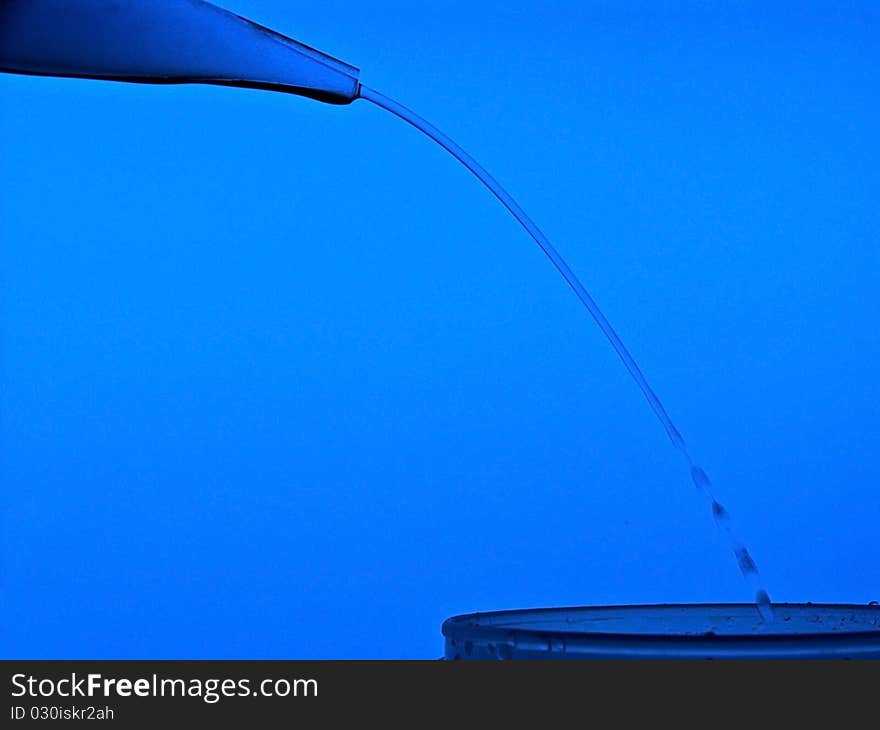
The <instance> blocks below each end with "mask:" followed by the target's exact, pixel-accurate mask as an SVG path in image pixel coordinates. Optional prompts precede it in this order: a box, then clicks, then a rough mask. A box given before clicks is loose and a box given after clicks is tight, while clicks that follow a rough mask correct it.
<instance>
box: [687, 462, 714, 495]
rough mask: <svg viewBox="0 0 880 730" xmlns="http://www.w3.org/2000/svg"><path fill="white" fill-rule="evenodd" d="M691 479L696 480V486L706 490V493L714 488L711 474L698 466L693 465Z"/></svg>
mask: <svg viewBox="0 0 880 730" xmlns="http://www.w3.org/2000/svg"><path fill="white" fill-rule="evenodd" d="M691 479H693V480H694V486H695V487H696V488H697V489H699V490H701V491H703V492H706V494H708V493H709V491H710V490H711V489H712V482H710V481H709V475H708V474H706V472H704V471H703V470H702V469H701V468H700V467H698V466H692V467H691Z"/></svg>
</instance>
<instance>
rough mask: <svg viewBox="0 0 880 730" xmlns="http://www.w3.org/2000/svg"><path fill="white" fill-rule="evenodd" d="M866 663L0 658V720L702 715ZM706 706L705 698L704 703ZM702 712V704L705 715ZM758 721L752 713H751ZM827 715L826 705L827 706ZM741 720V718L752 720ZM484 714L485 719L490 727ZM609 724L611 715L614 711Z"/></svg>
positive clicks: (793, 698) (791, 701) (846, 673)
mask: <svg viewBox="0 0 880 730" xmlns="http://www.w3.org/2000/svg"><path fill="white" fill-rule="evenodd" d="M876 668H877V664H876V662H831V661H828V662H793V661H792V662H788V661H785V662H765V663H759V662H686V661H673V662H649V661H602V662H590V661H587V662H463V663H455V662H443V661H424V662H404V661H381V662H380V661H375V662H371V661H42V662H39V661H4V662H2V669H3V681H4V684H5V690H4V691H5V696H6V698H7V702H6V706H5V708H4V710H3V721H2V724H3V726H4V727H16V726H19V725H26V724H28V723H32V722H40V721H59V722H65V721H82V720H86V721H104V722H108V723H111V724H112V725H114V726H116V727H129V726H142V725H152V726H156V724H157V723H173V724H175V725H176V724H177V723H199V724H198V726H199V727H202V726H204V723H210V722H222V723H224V724H226V723H249V724H250V723H255V722H256V723H263V722H270V721H277V722H281V721H284V722H305V721H309V722H311V721H315V722H327V721H330V720H334V719H336V720H340V721H343V720H346V719H348V720H350V719H351V718H352V716H353V715H352V713H355V715H354V716H356V717H359V718H361V719H363V720H366V719H370V718H374V719H380V718H392V717H395V716H397V717H400V718H401V719H406V718H409V719H410V720H411V721H412V722H413V724H419V725H420V724H423V723H424V721H426V719H429V718H433V719H438V720H439V719H442V720H443V721H444V722H458V721H461V722H462V723H463V724H465V725H467V724H468V723H466V722H464V721H465V720H466V719H467V718H469V717H473V713H475V712H478V713H480V715H481V716H483V717H490V718H494V720H495V721H500V720H501V719H502V718H519V719H522V718H523V717H525V716H526V713H529V714H531V715H532V716H534V717H544V718H545V719H549V718H551V717H561V716H566V715H567V714H570V713H574V714H570V716H571V717H572V718H575V717H581V718H582V719H583V720H587V719H596V718H599V717H602V716H603V715H604V713H609V712H610V713H612V714H613V717H614V718H615V720H616V721H617V722H620V721H622V720H625V719H627V718H631V719H637V718H641V719H645V718H648V719H651V718H655V719H656V718H659V717H670V718H672V717H674V718H682V717H684V716H686V715H688V714H697V715H698V716H702V717H703V718H704V719H705V720H707V721H712V720H716V719H719V718H720V717H722V716H724V717H728V718H730V717H735V716H736V715H737V714H738V713H742V714H743V716H746V715H748V713H750V712H751V713H754V712H755V708H756V707H758V706H761V708H762V710H761V711H762V713H763V712H766V710H767V709H768V708H773V707H776V708H784V710H785V712H786V713H787V716H788V717H789V718H791V713H792V712H794V711H795V710H796V709H797V708H800V709H803V708H805V707H808V706H809V705H810V704H811V702H814V701H816V700H817V699H820V698H821V699H822V700H827V701H829V702H831V701H832V700H833V699H834V698H835V697H836V696H837V695H836V694H835V690H836V689H840V688H844V687H845V688H847V689H846V694H847V695H848V699H847V702H846V705H847V706H848V707H850V708H852V707H853V703H852V699H853V694H854V690H853V688H854V687H855V686H857V685H854V684H853V680H855V679H858V678H859V677H860V676H864V677H865V678H867V679H870V680H871V681H872V682H873V680H874V679H875V677H876V676H877V674H876V671H877V670H876ZM706 708H708V709H706ZM707 711H708V713H709V714H708V715H706V714H705V713H706V712H707ZM764 717H765V719H766V715H764ZM838 717H840V716H838ZM753 719H754V718H753ZM494 724H495V723H494V722H493V726H494ZM615 724H616V722H615Z"/></svg>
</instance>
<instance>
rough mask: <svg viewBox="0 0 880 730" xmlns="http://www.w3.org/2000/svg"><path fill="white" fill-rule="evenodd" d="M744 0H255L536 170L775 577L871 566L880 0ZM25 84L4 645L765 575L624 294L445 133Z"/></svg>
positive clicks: (126, 88)
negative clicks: (513, 213)
mask: <svg viewBox="0 0 880 730" xmlns="http://www.w3.org/2000/svg"><path fill="white" fill-rule="evenodd" d="M720 5H721V4H715V3H706V4H700V3H659V2H657V3H648V2H644V3H635V2H629V3H617V2H586V3H584V2H570V3H562V2H525V1H518V2H504V3H489V2H473V1H470V2H458V1H457V0H456V1H455V2H436V1H426V2H420V3H410V2H403V1H402V0H401V1H399V2H363V3H353V2H341V1H334V0H328V1H326V2H321V3H313V4H308V3H289V2H286V1H282V0H229V2H228V5H227V7H230V8H231V9H234V10H236V11H237V12H239V13H241V14H243V15H245V16H247V17H251V18H253V19H254V20H257V21H259V22H262V23H264V24H266V25H268V26H270V27H273V28H276V29H277V30H279V31H281V32H285V33H287V34H289V35H292V36H293V37H295V38H298V39H300V40H302V41H304V42H306V43H308V44H310V45H313V46H315V47H317V48H320V49H322V50H324V51H326V52H328V53H331V54H333V55H335V56H337V57H339V58H342V59H344V60H346V61H349V62H351V63H354V64H355V65H358V66H360V68H361V69H362V80H363V81H364V82H365V83H366V84H367V85H370V86H372V87H374V88H377V89H379V90H381V91H383V92H385V93H387V94H389V95H390V96H392V97H395V98H397V99H399V100H400V101H401V102H403V103H404V104H407V105H409V106H411V107H412V108H414V109H415V110H417V111H418V112H419V113H421V114H423V115H424V116H426V117H427V118H428V119H430V120H431V121H432V122H434V123H435V124H436V125H437V126H439V127H440V128H441V129H443V130H444V131H446V132H447V133H449V134H450V135H451V136H452V137H453V138H455V139H456V140H457V141H458V142H459V143H460V144H462V146H464V147H465V148H466V149H468V150H469V151H470V152H472V153H473V154H474V155H475V156H476V157H477V158H478V159H479V160H480V161H481V162H482V163H483V164H485V165H486V167H488V169H489V170H491V171H492V172H493V173H494V174H495V175H496V176H497V177H498V178H499V179H500V180H501V181H502V183H503V184H506V185H507V186H508V187H509V189H510V191H511V192H512V193H513V194H514V196H515V197H517V199H518V200H519V201H520V202H521V203H522V204H523V206H524V207H525V208H526V210H528V211H529V213H530V214H531V215H532V216H533V218H534V219H535V220H536V221H537V222H538V223H539V225H541V226H542V227H543V228H544V229H545V231H546V232H547V234H548V235H549V236H550V238H551V240H553V241H554V242H555V244H556V245H557V246H558V248H559V249H560V250H561V252H562V253H563V255H565V256H566V257H567V258H568V260H569V262H570V264H571V265H572V267H573V268H574V269H575V271H577V272H578V273H579V275H580V276H581V278H582V280H583V281H584V283H585V284H586V285H587V287H588V288H589V289H590V290H591V292H592V293H593V294H594V296H595V297H596V299H597V300H598V302H599V304H600V306H602V307H603V308H604V310H605V312H606V314H607V315H608V317H609V318H610V319H611V321H612V322H613V323H614V324H615V326H616V327H617V328H618V331H619V333H620V334H621V336H622V337H623V339H624V341H625V342H627V344H628V345H629V346H630V348H631V350H632V351H633V354H634V355H635V357H636V359H637V360H638V361H639V362H640V364H641V365H642V367H643V369H644V371H645V373H646V374H647V376H648V379H649V381H650V382H651V383H652V384H653V386H654V387H655V390H656V391H657V392H658V394H659V395H660V397H661V399H663V401H664V403H665V404H666V406H667V408H668V410H669V412H670V414H671V415H672V417H673V419H674V420H675V421H676V423H677V425H678V426H679V428H680V430H681V431H682V432H683V433H684V435H685V437H686V439H687V440H688V442H689V443H690V445H691V448H692V450H693V452H694V454H695V456H696V457H697V459H698V461H700V462H701V463H702V464H703V465H704V466H705V468H706V470H707V471H708V472H709V474H710V475H711V476H712V478H713V481H714V483H715V487H716V491H717V494H718V496H719V498H720V499H721V500H722V501H724V502H725V503H726V504H727V506H728V508H729V509H730V511H731V513H732V515H733V518H734V520H735V521H736V524H737V526H738V529H739V532H740V533H741V535H742V536H743V538H744V539H745V540H746V542H747V543H748V545H749V547H750V549H751V550H752V554H753V555H754V557H755V559H756V560H757V562H758V565H759V566H760V568H761V570H762V575H763V579H764V581H765V583H766V585H767V587H768V589H769V591H770V593H771V595H772V596H773V598H774V599H775V600H790V601H808V600H809V601H814V602H818V601H853V602H860V603H861V602H867V601H869V600H872V599H878V598H880V550H878V547H877V524H878V518H880V491H878V489H877V485H878V481H880V443H878V442H880V437H878V436H880V409H878V407H877V404H878V396H880V393H878V384H877V378H876V370H877V360H878V355H880V337H878V327H877V320H878V314H880V311H878V310H880V307H878V293H877V282H878V274H880V261H878V252H877V250H878V246H877V231H878V228H880V214H878V210H880V207H878V205H877V193H878V190H880V173H878V170H880V143H878V139H877V130H878V128H880V113H878V112H880V102H878V97H877V85H876V80H877V73H878V62H880V50H878V46H877V43H876V38H877V30H878V20H880V16H878V13H877V11H876V10H870V9H869V8H870V7H871V6H873V3H868V2H865V3H863V4H848V5H847V4H840V3H828V4H826V5H816V4H809V3H806V4H804V3H791V4H773V5H774V7H775V9H774V10H772V11H768V10H766V9H762V8H761V6H762V5H764V3H754V4H736V6H735V8H734V9H726V10H720V9H719V6H720ZM834 6H837V9H834ZM0 104H2V108H0V161H2V180H0V237H2V238H0V241H2V302H0V306H2V314H0V316H2V320H0V322H2V381H0V382H2V391H0V407H2V447H0V448H2V451H0V457H2V485H3V487H2V499H3V508H2V572H0V586H2V601H0V650H2V655H4V656H6V657H64V658H100V657H107V658H117V657H119V658H139V657H142V658H151V657H152V658H166V657H167V658H185V657H188V658H223V657H241V658H260V657H265V658H275V657H278V658H312V657H325V658H349V657H405V658H418V657H424V658H434V657H436V656H439V655H440V653H441V646H442V644H441V637H440V633H439V629H440V623H441V622H442V620H443V619H444V618H446V617H447V616H450V615H452V614H456V613H463V612H470V611H477V610H492V609H502V608H515V607H529V606H547V605H571V604H603V603H650V602H666V601H670V602H680V601H719V600H733V601H747V600H749V599H750V597H751V593H750V591H749V590H748V589H747V587H746V585H745V583H744V582H743V581H742V578H741V577H740V575H739V573H738V571H737V569H736V565H735V562H734V560H733V558H732V557H731V555H730V553H729V549H728V546H727V544H726V543H725V541H724V539H723V536H722V535H721V534H720V533H719V532H717V530H716V529H715V528H714V526H713V523H712V520H711V517H710V515H709V514H708V511H707V508H706V504H705V503H704V502H703V501H702V500H701V499H700V498H699V497H698V495H697V494H696V493H695V491H694V488H693V486H692V485H691V483H690V480H689V478H688V475H687V471H686V469H685V467H684V464H683V462H682V460H681V459H680V457H679V456H678V455H677V453H676V452H675V451H674V450H673V449H672V448H671V446H670V444H669V442H668V440H667V439H666V436H665V434H664V432H663V430H662V428H661V427H660V426H659V424H658V423H657V422H656V420H655V419H654V417H653V415H652V414H651V412H650V410H649V408H648V407H647V404H646V403H645V401H644V399H643V398H642V396H641V394H640V393H639V392H638V390H637V389H636V387H635V386H634V384H633V383H632V381H631V380H630V379H629V377H628V376H627V374H626V372H625V371H624V369H623V368H622V367H621V365H620V363H619V361H618V360H617V358H616V356H615V355H614V353H613V352H612V350H611V349H610V347H609V346H608V345H607V343H606V342H605V340H604V339H603V337H602V335H601V333H600V332H599V331H598V330H597V328H596V327H595V325H594V324H593V322H592V321H591V320H590V319H589V317H588V315H587V314H586V312H585V311H584V310H583V309H582V308H581V306H580V304H579V303H578V302H577V300H576V299H575V298H574V297H573V296H572V294H571V292H570V291H569V290H568V288H567V287H566V286H565V285H564V283H563V282H562V280H561V279H560V278H559V277H558V275H557V274H556V272H555V271H554V270H553V269H552V267H551V266H550V265H549V263H548V262H547V261H546V260H545V259H544V258H543V256H542V254H541V253H540V251H539V250H538V249H537V247H536V246H535V245H534V244H533V243H532V242H531V241H530V240H529V239H528V238H527V236H526V235H525V234H524V233H523V232H522V231H521V230H520V229H519V228H518V226H517V224H516V223H515V222H514V221H513V219H512V218H510V216H509V215H508V214H507V213H506V212H505V211H504V210H503V209H502V208H501V206H499V205H498V204H497V202H496V201H494V200H493V199H492V198H491V197H490V195H489V194H488V193H487V192H486V191H485V190H484V189H482V187H481V186H480V185H479V183H477V182H476V181H475V180H474V179H473V178H471V177H470V176H469V175H468V174H467V173H466V172H465V171H464V169H463V168H461V167H460V166H459V165H458V164H457V163H456V162H455V161H454V160H452V158H450V157H448V156H447V155H446V154H445V153H444V152H443V151H442V150H441V149H440V148H439V147H437V146H435V145H434V144H432V143H431V142H429V141H428V140H427V139H426V138H424V137H422V136H421V135H419V134H417V133H416V132H415V131H413V130H412V129H410V128H409V127H407V126H405V125H404V124H402V123H401V122H399V121H398V120H396V119H395V118H393V117H392V116H391V115H389V114H387V113H385V112H383V111H381V110H380V109H378V108H376V107H373V106H372V105H370V104H368V103H367V102H363V101H359V102H357V103H355V104H354V105H352V106H350V107H343V108H334V107H331V106H326V105H322V104H318V103H316V102H313V101H310V100H307V99H301V98H298V97H290V96H284V95H280V94H271V93H266V92H259V91H244V90H237V89H227V88H215V87H204V86H203V87H198V86H181V87H149V86H137V85H127V84H112V83H104V82H94V81H74V80H63V79H42V78H28V77H14V76H2V77H0Z"/></svg>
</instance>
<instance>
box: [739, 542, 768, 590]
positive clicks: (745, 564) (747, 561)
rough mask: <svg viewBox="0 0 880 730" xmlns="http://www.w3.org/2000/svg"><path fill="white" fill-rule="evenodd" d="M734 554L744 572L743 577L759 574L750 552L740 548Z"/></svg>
mask: <svg viewBox="0 0 880 730" xmlns="http://www.w3.org/2000/svg"><path fill="white" fill-rule="evenodd" d="M734 553H735V554H736V562H737V563H738V564H739V569H740V570H741V571H742V573H743V575H745V576H749V575H755V574H757V572H758V566H757V565H755V561H754V560H752V556H751V555H749V551H748V550H746V549H745V548H744V547H738V548H737V549H736V550H735V551H734ZM768 600H769V599H768Z"/></svg>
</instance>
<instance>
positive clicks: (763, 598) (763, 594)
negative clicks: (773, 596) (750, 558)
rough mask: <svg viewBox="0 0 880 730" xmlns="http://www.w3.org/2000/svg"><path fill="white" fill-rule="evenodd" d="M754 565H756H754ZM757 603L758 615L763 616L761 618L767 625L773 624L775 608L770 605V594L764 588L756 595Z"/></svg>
mask: <svg viewBox="0 0 880 730" xmlns="http://www.w3.org/2000/svg"><path fill="white" fill-rule="evenodd" d="M752 565H754V563H752ZM755 603H756V604H757V606H758V613H760V614H761V618H762V619H763V620H764V623H765V624H772V623H773V620H774V616H773V606H771V605H770V594H769V593H767V591H765V590H764V589H763V588H761V589H760V590H759V591H758V592H757V593H756V594H755Z"/></svg>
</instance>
